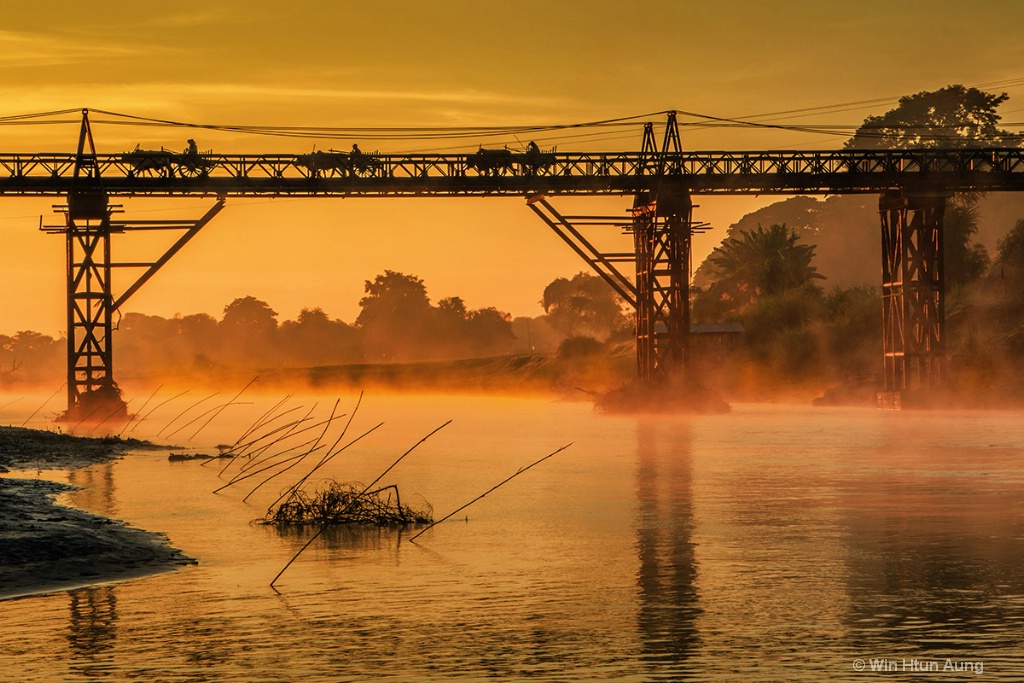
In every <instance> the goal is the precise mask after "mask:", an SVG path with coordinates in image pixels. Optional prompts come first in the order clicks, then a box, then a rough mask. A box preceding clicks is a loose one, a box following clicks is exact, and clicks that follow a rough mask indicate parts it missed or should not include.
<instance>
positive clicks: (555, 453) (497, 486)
mask: <svg viewBox="0 0 1024 683" xmlns="http://www.w3.org/2000/svg"><path fill="white" fill-rule="evenodd" d="M571 445H572V444H571V443H567V444H565V445H564V446H562V447H561V448H559V449H558V450H557V451H555V452H554V453H548V454H547V455H545V456H544V457H543V458H541V459H540V460H537V461H536V462H533V463H530V464H529V465H527V466H526V467H520V468H519V470H518V471H517V472H516V473H515V474H513V475H512V476H511V477H508V478H507V479H505V480H504V481H502V482H501V483H499V484H496V485H494V486H492V487H491V488H489V489H487V490H486V491H484V492H483V493H481V494H480V495H479V496H477V497H476V498H474V499H473V500H471V501H469V502H468V503H466V504H465V505H463V506H462V507H460V508H458V509H456V510H454V511H452V512H450V513H448V514H447V515H445V516H444V517H442V518H441V519H439V520H437V521H436V522H431V523H430V524H428V525H427V526H425V527H424V528H423V529H421V530H420V532H419V533H418V534H416V535H415V536H413V537H412V538H410V539H409V541H410V542H412V541H415V540H416V539H417V538H419V537H420V536H421V535H422V534H423V533H425V532H426V531H427V529H431V528H433V527H435V526H437V525H438V524H440V523H441V522H443V521H445V520H446V519H449V518H451V517H453V516H454V515H455V514H456V513H459V512H462V511H463V510H465V509H466V508H468V507H469V506H470V505H472V504H473V503H475V502H477V501H478V500H480V499H481V498H483V497H484V496H486V495H487V494H488V493H491V492H493V491H494V490H496V489H498V488H500V487H502V486H504V485H505V484H507V483H508V482H510V481H512V480H513V479H515V478H516V477H518V476H519V475H520V474H522V473H523V472H525V471H526V470H528V469H530V468H531V467H534V466H536V465H539V464H541V463H542V462H544V461H545V460H547V459H548V458H550V457H553V456H555V455H558V454H559V453H561V452H562V451H564V450H565V449H566V448H568V447H569V446H571Z"/></svg>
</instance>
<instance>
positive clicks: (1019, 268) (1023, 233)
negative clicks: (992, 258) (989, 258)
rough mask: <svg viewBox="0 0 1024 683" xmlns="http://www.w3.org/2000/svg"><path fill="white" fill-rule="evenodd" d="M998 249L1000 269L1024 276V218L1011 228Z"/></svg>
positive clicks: (997, 257) (1001, 240) (997, 261)
mask: <svg viewBox="0 0 1024 683" xmlns="http://www.w3.org/2000/svg"><path fill="white" fill-rule="evenodd" d="M996 247H997V251H996V263H997V264H998V265H999V266H1000V268H1002V269H1004V270H1012V271H1014V272H1015V273H1019V274H1024V218H1021V219H1020V220H1018V221H1017V222H1016V223H1015V224H1014V226H1013V227H1012V228H1010V231H1009V232H1007V233H1006V236H1004V237H1002V239H1000V240H999V242H998V244H997V245H996ZM1004 274H1005V273H1004Z"/></svg>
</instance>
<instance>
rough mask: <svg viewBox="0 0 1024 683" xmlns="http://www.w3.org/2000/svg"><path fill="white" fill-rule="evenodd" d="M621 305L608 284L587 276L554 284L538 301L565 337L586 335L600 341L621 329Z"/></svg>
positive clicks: (562, 280) (556, 280)
mask: <svg viewBox="0 0 1024 683" xmlns="http://www.w3.org/2000/svg"><path fill="white" fill-rule="evenodd" d="M623 303H624V302H623V301H622V299H621V298H620V297H619V296H618V294H616V293H615V291H614V290H613V289H612V288H611V287H609V286H608V283H606V282H605V281H604V280H602V279H601V278H600V277H598V276H596V275H590V274H588V273H577V274H576V275H574V276H573V277H572V279H571V280H570V279H566V278H564V277H560V278H557V279H555V280H553V281H552V282H551V283H550V284H549V285H548V286H547V287H545V288H544V298H543V299H542V300H541V305H542V306H543V307H544V312H545V313H547V314H548V317H549V319H550V321H551V325H552V326H553V327H555V328H556V329H558V330H560V331H561V332H562V334H564V335H565V336H566V337H574V336H578V335H580V334H589V335H591V336H594V337H597V338H599V339H606V338H607V337H608V336H609V335H611V334H612V332H614V331H615V330H616V329H618V328H619V327H621V326H623V324H624V323H625V316H624V314H623V312H622V306H623Z"/></svg>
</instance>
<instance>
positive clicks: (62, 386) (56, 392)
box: [21, 382, 68, 427]
mask: <svg viewBox="0 0 1024 683" xmlns="http://www.w3.org/2000/svg"><path fill="white" fill-rule="evenodd" d="M67 385H68V383H67V382H64V384H61V385H60V386H59V387H58V388H57V391H55V392H53V393H52V394H50V398H48V399H46V400H45V401H43V405H41V406H39V407H38V408H36V409H35V412H33V413H32V414H31V415H29V416H28V419H27V420H25V421H24V422H22V423H21V426H22V427H24V426H26V425H27V424H28V423H29V422H30V421H31V420H32V418H33V417H35V416H36V413H38V412H39V411H40V410H42V409H43V408H44V407H45V406H46V404H47V403H49V402H50V401H52V400H53V397H54V396H56V395H57V394H59V393H60V390H61V389H63V388H64V387H66V386H67Z"/></svg>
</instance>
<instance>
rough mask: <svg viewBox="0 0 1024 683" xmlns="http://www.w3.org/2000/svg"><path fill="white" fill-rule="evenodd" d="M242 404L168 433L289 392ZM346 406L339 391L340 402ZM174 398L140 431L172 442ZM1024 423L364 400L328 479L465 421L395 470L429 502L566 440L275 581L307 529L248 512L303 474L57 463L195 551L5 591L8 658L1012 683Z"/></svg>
mask: <svg viewBox="0 0 1024 683" xmlns="http://www.w3.org/2000/svg"><path fill="white" fill-rule="evenodd" d="M44 398H45V397H44ZM198 398H199V397H197V399H196V400H198ZM244 398H245V399H246V402H251V404H248V405H240V406H235V407H232V408H231V409H229V410H227V411H225V412H224V413H223V414H222V415H221V416H220V417H218V418H217V419H216V420H215V421H213V422H211V423H210V425H209V426H208V427H207V428H205V429H204V430H202V431H201V432H200V433H199V435H198V436H196V437H195V439H194V440H193V442H192V443H186V442H185V441H184V440H183V439H182V438H181V437H184V436H186V434H187V433H188V431H186V430H183V431H182V432H181V433H179V435H178V438H176V439H171V441H174V442H175V443H179V444H180V445H182V446H187V447H190V448H193V449H196V450H204V449H207V450H208V449H210V448H212V446H213V445H215V444H217V443H231V442H233V441H234V440H235V439H237V437H238V435H239V434H241V433H242V432H243V431H244V430H245V429H246V428H247V427H248V426H249V425H250V424H252V422H253V421H254V420H255V419H256V417H258V416H259V415H260V414H261V413H263V412H264V411H266V410H268V409H269V408H270V407H271V406H272V405H273V403H274V402H276V401H277V400H278V399H279V398H281V397H278V396H275V397H272V398H271V397H269V396H260V395H258V394H256V395H253V396H246V397H244ZM317 398H319V400H320V403H319V406H318V408H317V414H318V415H319V414H320V413H326V412H327V411H329V406H330V405H333V403H334V400H335V398H337V397H335V396H330V397H327V396H321V397H308V396H304V397H296V398H295V399H293V400H294V401H295V404H296V405H298V404H301V405H304V406H307V407H311V406H312V404H313V401H315V400H316V399H317ZM224 400H227V398H225V399H224ZM240 400H241V399H240ZM2 403H3V402H0V404H2ZM354 403H355V396H354V395H349V396H342V400H341V404H340V406H339V412H345V411H350V410H351V408H352V406H353V405H354ZM16 405H20V404H16ZM183 406H184V404H183ZM183 406H182V407H183ZM14 407H15V406H10V407H9V408H8V409H7V411H10V410H13V409H14ZM31 408H35V405H32V406H31ZM23 409H24V408H23ZM179 410H180V408H179ZM25 412H26V416H27V412H29V411H25ZM175 412H177V410H175V411H170V410H169V411H168V412H166V413H164V414H162V415H161V416H160V419H157V415H156V414H154V416H153V418H152V419H151V420H148V421H146V422H144V423H143V424H142V425H141V426H140V427H139V428H138V429H137V430H136V431H135V433H133V434H132V435H133V436H141V437H154V436H155V433H156V432H158V431H159V430H160V429H162V428H164V427H165V425H166V423H167V422H168V421H169V420H170V419H171V417H173V415H174V413H175ZM1020 417H1021V416H1020V414H1019V413H1010V412H966V411H965V412H947V413H940V412H928V413H910V412H904V413H893V412H883V411H876V410H871V409H840V408H805V407H795V406H766V405H743V404H741V405H734V406H733V412H732V413H730V414H726V415H716V416H700V417H684V416H657V417H649V416H638V417H624V416H615V417H612V416H603V415H597V414H595V413H594V412H593V411H592V409H591V407H590V405H589V404H582V403H553V402H549V401H542V400H535V399H510V398H468V397H443V396H431V397H424V396H419V397H416V396H374V395H367V396H366V397H364V399H363V403H362V405H361V407H360V409H359V412H358V414H357V416H356V418H355V419H354V421H353V424H352V427H351V428H350V429H351V433H352V434H353V435H357V434H360V433H362V431H365V430H366V429H368V428H369V427H370V426H372V425H374V424H377V423H378V422H381V421H383V422H384V423H385V424H384V426H383V427H381V428H380V429H378V430H377V431H376V432H374V433H373V434H372V435H370V436H369V437H367V438H366V439H365V440H364V441H362V442H360V443H359V444H358V445H357V446H354V447H353V448H352V449H350V450H349V451H346V453H345V454H344V455H343V456H341V457H339V458H337V459H336V460H335V461H332V463H331V466H330V467H331V471H330V472H328V473H327V474H328V475H330V476H334V477H337V478H338V479H340V480H343V481H350V480H359V481H364V482H368V481H370V480H371V479H372V478H373V477H375V476H376V475H377V474H379V473H380V472H381V471H382V470H383V469H384V468H386V467H387V466H388V465H389V464H391V462H392V461H393V460H394V459H395V458H396V457H397V456H398V455H400V454H401V453H402V452H403V451H404V450H406V449H407V448H408V447H409V446H411V445H412V444H413V443H415V442H416V441H417V440H418V439H420V438H421V437H423V436H424V435H425V434H426V433H428V432H429V431H430V430H431V429H433V428H435V427H437V426H438V425H440V424H441V423H443V422H444V421H446V420H448V419H453V420H454V421H453V423H452V424H451V425H450V426H449V427H447V428H446V429H445V430H443V431H442V432H439V433H438V434H437V435H435V436H434V437H432V438H431V439H430V440H428V441H427V442H425V443H424V444H423V445H422V446H420V447H419V448H418V449H417V450H416V451H415V452H414V453H412V454H411V455H410V456H409V457H408V458H407V459H406V460H403V462H402V463H401V464H400V465H399V466H398V467H397V468H395V470H393V472H392V473H391V474H389V476H388V477H387V479H386V481H385V482H382V483H396V484H397V485H398V486H399V487H400V489H401V491H402V496H403V498H404V497H406V496H408V497H410V498H422V500H425V501H426V502H428V503H429V504H431V505H432V506H433V508H434V511H435V517H440V516H442V515H444V514H446V513H447V512H449V511H450V510H453V509H455V508H456V507H458V506H459V505H462V504H463V503H465V502H467V501H469V500H470V499H472V498H473V497H475V496H477V495H479V494H480V493H482V492H484V491H485V490H487V489H488V488H489V487H491V486H493V485H494V484H496V483H497V482H499V481H501V480H502V479H504V478H505V477H507V476H508V475H510V474H512V473H514V472H515V471H516V470H517V469H518V468H520V467H522V466H524V465H526V464H528V463H530V462H532V461H534V460H536V459H537V458H540V457H541V456H543V455H545V454H546V453H549V452H551V451H553V450H555V449H556V448H558V447H559V446H562V445H564V444H566V443H569V442H573V445H572V446H571V447H570V448H569V449H567V450H566V451H564V452H563V453H561V454H559V455H558V456H556V457H554V458H552V459H551V460H549V461H546V462H545V463H544V464H542V465H541V466H539V467H537V468H535V469H533V470H531V471H529V472H527V473H525V474H524V475H523V476H522V477H519V478H517V479H516V480H515V481H514V482H511V483H510V484H508V485H507V486H505V487H502V488H501V489H499V490H498V491H496V492H495V493H493V494H491V495H489V496H488V497H486V498H485V499H483V500H482V501H480V502H479V503H477V504H475V505H473V506H471V507H470V508H468V509H467V510H466V511H465V513H462V514H460V515H458V516H457V517H456V518H454V519H452V520H450V521H448V522H445V523H443V524H440V525H438V526H437V527H435V528H434V529H432V530H430V531H428V532H427V533H426V534H424V535H423V536H421V537H420V538H419V539H417V541H416V542H415V543H409V542H408V538H409V536H410V535H411V534H410V533H409V532H404V531H395V530H376V529H374V530H343V531H337V532H332V533H329V534H325V535H324V537H322V538H321V539H319V540H318V541H317V542H316V543H314V544H313V546H311V547H310V549H309V550H308V551H307V552H306V553H304V554H303V555H302V556H301V557H300V558H299V560H298V561H297V562H296V563H295V564H294V565H292V567H291V568H290V569H289V570H288V572H287V573H285V575H284V576H283V577H282V579H281V580H280V582H279V583H278V585H277V587H278V589H279V590H280V594H277V593H275V592H274V591H272V590H271V589H270V588H268V583H269V582H270V580H271V578H273V576H274V575H275V574H276V573H277V572H278V571H279V570H280V569H281V568H282V567H283V566H284V564H285V562H287V561H288V559H289V558H290V557H291V556H292V555H293V554H294V553H295V551H296V550H297V549H298V548H299V547H301V545H302V544H303V543H304V542H305V539H306V536H305V535H304V534H303V533H284V534H282V533H279V532H278V531H276V530H275V529H273V528H269V527H263V526H258V525H253V524H251V521H252V520H253V519H255V518H257V517H260V516H261V515H262V514H263V512H264V511H265V508H266V506H267V505H268V504H269V503H270V502H271V501H272V500H273V498H275V497H276V495H277V493H278V491H279V490H280V487H281V486H283V485H284V483H282V484H281V485H277V484H275V485H273V486H269V485H268V487H266V488H267V490H265V491H264V490H262V489H261V490H260V491H259V492H258V493H257V494H256V495H254V496H253V497H252V498H250V500H249V502H248V503H243V502H242V498H243V496H244V495H245V494H246V493H247V492H248V489H247V488H244V487H241V486H240V487H237V490H236V487H232V488H229V489H226V490H225V491H223V492H222V493H220V494H217V495H213V494H211V493H210V492H211V491H212V490H213V489H214V488H216V487H217V486H220V485H221V484H223V483H224V481H226V478H221V477H219V476H218V470H219V469H220V468H221V467H222V466H223V464H222V463H220V461H213V462H211V464H209V465H207V466H203V465H200V464H198V463H196V462H184V463H172V462H168V461H167V458H166V452H150V453H139V454H133V455H131V456H129V457H126V458H124V459H121V460H118V461H116V462H113V463H109V464H106V465H99V466H94V467H92V468H89V469H87V470H80V471H76V472H73V473H71V474H70V475H65V474H62V473H43V476H48V477H53V478H58V479H63V480H70V481H72V482H74V483H78V484H80V485H83V486H87V487H88V488H86V489H84V490H83V491H81V492H77V493H74V494H70V495H69V496H68V500H69V502H71V503H72V504H75V505H78V506H82V507H85V508H87V509H91V510H95V511H98V512H101V513H103V514H107V515H111V516H115V517H118V518H122V519H125V520H128V521H130V522H131V523H132V524H134V525H136V526H140V527H142V528H145V529H149V530H156V531H162V532H165V533H167V534H168V536H169V539H170V541H171V543H172V545H174V546H175V547H177V548H179V549H181V550H182V551H184V552H185V553H186V554H188V555H190V556H192V557H195V558H198V559H199V565H198V566H196V567H187V568H185V569H183V570H181V571H177V572H174V573H171V574H164V575H159V576H153V577H150V578H147V579H143V580H137V581H133V582H127V583H122V584H117V585H106V586H95V587H90V588H82V589H80V590H76V591H72V592H70V593H59V594H54V595H50V596H42V597H33V598H26V599H21V600H15V601H8V602H3V603H0V634H2V635H0V646H2V647H3V651H4V652H5V653H6V654H7V663H6V671H5V675H7V676H9V677H10V678H11V680H19V681H52V680H67V681H85V680H92V679H95V678H104V677H105V678H108V679H110V680H161V681H193V680H204V681H238V680H245V681H324V680H331V681H355V680H360V681H366V680H402V681H433V680H436V681H448V680H483V679H491V680H522V679H527V678H535V679H538V680H565V681H579V680H619V681H652V680H666V681H668V680H686V679H693V680H708V679H711V678H715V677H718V678H720V679H724V680H738V681H762V680H806V681H819V680H822V679H829V680H839V681H855V680H863V679H864V676H866V675H871V674H870V673H859V672H858V671H856V670H855V666H856V663H857V662H858V661H859V660H862V661H863V662H865V663H866V664H865V666H870V662H871V661H872V660H874V661H875V662H876V663H877V662H879V661H880V660H882V659H885V660H886V661H887V662H896V663H898V664H899V665H900V666H903V665H904V661H906V662H908V663H909V662H912V661H916V662H918V663H919V664H926V663H930V662H937V663H938V666H939V667H940V669H941V667H942V666H944V665H945V664H946V661H947V660H949V661H950V662H951V663H953V664H963V663H965V662H970V663H976V662H983V670H984V675H983V676H978V675H975V674H972V673H970V672H966V673H964V672H961V673H957V674H956V675H955V676H954V675H947V676H945V677H943V678H941V680H948V679H951V678H955V677H959V679H968V680H1005V681H1010V680H1019V678H1020V677H1021V675H1022V673H1024V653H1022V651H1021V650H1020V648H1019V643H1020V642H1021V639H1022V637H1024V597H1022V596H1024V569H1022V568H1021V563H1020V558H1021V557H1022V556H1024V552H1022V551H1024V464H1022V463H1021V460H1020V452H1021V449H1020V446H1021V443H1022V442H1024V439H1022V437H1024V427H1021V425H1022V424H1024V423H1022V422H1021V419H1020ZM0 418H4V419H9V416H8V415H7V414H6V411H5V414H3V415H0ZM14 423H15V424H18V423H20V422H14ZM197 426H198V423H197ZM158 440H161V439H159V438H158ZM176 450H180V449H176ZM26 476H29V475H26ZM907 666H912V665H910V664H907ZM906 671H908V672H909V671H911V669H906ZM904 675H906V674H904ZM936 680H940V678H937V679H936Z"/></svg>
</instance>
